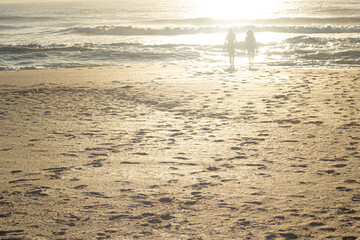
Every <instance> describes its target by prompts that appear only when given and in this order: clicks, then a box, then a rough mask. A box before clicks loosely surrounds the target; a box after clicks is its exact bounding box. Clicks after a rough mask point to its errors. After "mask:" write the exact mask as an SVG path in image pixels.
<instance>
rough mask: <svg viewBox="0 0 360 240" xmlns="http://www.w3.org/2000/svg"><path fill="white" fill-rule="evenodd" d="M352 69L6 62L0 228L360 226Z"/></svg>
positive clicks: (210, 233) (350, 237) (100, 235)
mask: <svg viewBox="0 0 360 240" xmlns="http://www.w3.org/2000/svg"><path fill="white" fill-rule="evenodd" d="M359 83H360V71H359V70H320V69H317V70H312V69H295V70H287V69H272V68H260V69H254V70H253V71H249V70H246V69H239V70H238V71H237V72H233V73H231V72H227V71H225V70H224V69H222V68H210V67H209V68H190V67H186V66H170V65H168V66H149V65H146V66H119V67H94V68H70V69H53V70H28V71H9V72H0V95H1V97H0V134H1V138H0V175H1V178H0V183H1V185H0V186H1V187H0V239H164V240H167V239H193V240H195V239H196V240H200V239H202V240H207V239H219V240H220V239H221V240H226V239H255V240H257V239H316V240H318V239H341V240H356V239H360V167H359V161H360V152H359V151H360V150H359V143H360V84H359Z"/></svg>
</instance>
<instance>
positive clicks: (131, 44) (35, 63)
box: [0, 0, 360, 70]
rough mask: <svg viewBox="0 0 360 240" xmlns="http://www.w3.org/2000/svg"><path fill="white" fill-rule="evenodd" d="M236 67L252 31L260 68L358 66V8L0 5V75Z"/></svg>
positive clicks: (147, 2)
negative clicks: (231, 59) (231, 45)
mask: <svg viewBox="0 0 360 240" xmlns="http://www.w3.org/2000/svg"><path fill="white" fill-rule="evenodd" d="M229 28H232V29H234V31H235V33H236V35H237V40H238V46H237V50H236V65H238V66H245V65H246V63H247V56H246V53H245V52H244V51H243V42H244V37H245V32H246V31H247V30H248V29H252V30H254V31H255V36H256V39H257V42H258V54H257V56H256V58H255V62H256V65H258V66H263V67H287V68H359V67H360V1H359V0H316V1H314V0H251V1H249V0H247V1H243V0H237V1H235V0H234V1H231V0H222V1H220V0H212V1H211V0H136V1H134V0H102V1H100V0H99V1H96V0H93V1H79V2H75V1H73V2H69V1H67V2H58V3H56V2H51V3H44V2H42V3H13V4H6V3H1V2H0V70H17V69H37V68H63V67H76V66H93V65H99V66H101V65H131V64H153V63H154V64H175V65H176V64H183V65H194V64H196V65H204V66H213V65H214V66H223V65H224V66H226V65H227V64H228V58H227V53H226V52H224V51H223V43H224V39H225V35H226V33H227V31H228V29H229Z"/></svg>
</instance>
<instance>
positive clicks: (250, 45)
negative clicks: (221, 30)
mask: <svg viewBox="0 0 360 240" xmlns="http://www.w3.org/2000/svg"><path fill="white" fill-rule="evenodd" d="M225 47H226V49H227V50H228V52H229V61H230V66H231V67H234V60H235V47H236V35H235V33H234V32H233V30H232V29H230V30H229V32H228V34H227V36H226V39H225V43H224V49H225ZM244 50H246V51H247V53H248V57H249V67H250V68H251V67H252V66H254V57H255V52H256V39H255V36H254V32H253V31H252V30H248V31H247V32H246V37H245V45H244Z"/></svg>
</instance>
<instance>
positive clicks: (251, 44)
mask: <svg viewBox="0 0 360 240" xmlns="http://www.w3.org/2000/svg"><path fill="white" fill-rule="evenodd" d="M245 50H246V51H247V52H248V57H249V67H250V68H251V67H252V66H254V57H255V53H256V39H255V36H254V32H253V31H251V30H249V31H247V32H246V37H245Z"/></svg>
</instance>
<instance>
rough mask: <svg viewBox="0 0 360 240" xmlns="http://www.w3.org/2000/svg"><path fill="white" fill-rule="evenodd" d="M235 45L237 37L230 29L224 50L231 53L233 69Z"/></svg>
mask: <svg viewBox="0 0 360 240" xmlns="http://www.w3.org/2000/svg"><path fill="white" fill-rule="evenodd" d="M235 45H236V35H235V33H234V32H233V30H232V29H230V30H229V32H228V34H227V35H226V38H225V43H224V50H225V48H226V49H227V51H228V53H229V61H230V67H232V68H233V67H234V62H235Z"/></svg>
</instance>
